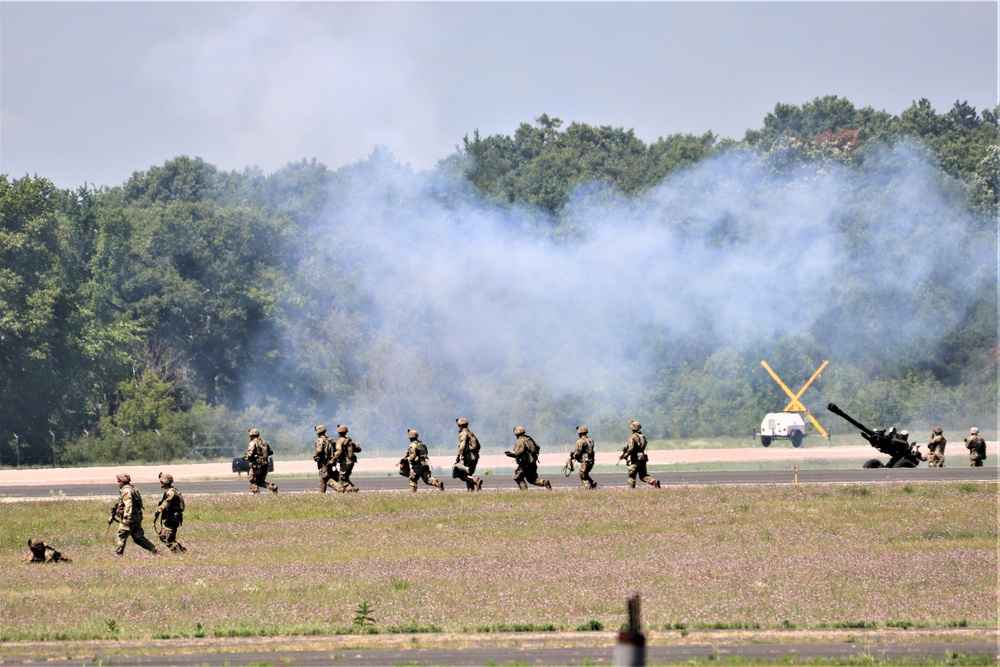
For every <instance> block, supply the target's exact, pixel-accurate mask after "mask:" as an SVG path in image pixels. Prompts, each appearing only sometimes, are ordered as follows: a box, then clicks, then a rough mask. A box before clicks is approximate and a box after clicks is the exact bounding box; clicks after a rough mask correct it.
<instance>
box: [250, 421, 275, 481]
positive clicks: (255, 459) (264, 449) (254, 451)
mask: <svg viewBox="0 0 1000 667" xmlns="http://www.w3.org/2000/svg"><path fill="white" fill-rule="evenodd" d="M247 435H249V436H250V444H249V445H247V453H246V454H244V455H243V460H244V461H249V462H250V492H251V493H260V487H262V486H263V487H266V488H268V489H270V490H271V493H277V492H278V485H277V484H271V483H270V482H268V481H267V468H268V464H269V462H270V461H269V459H270V458H271V455H272V454H274V450H273V449H271V445H270V444H269V443H268V442H267V440H265V439H264V438H262V437H260V431H258V430H257V429H255V428H252V429H250V430H248V431H247Z"/></svg>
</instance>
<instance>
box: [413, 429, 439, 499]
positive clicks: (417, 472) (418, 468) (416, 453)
mask: <svg viewBox="0 0 1000 667" xmlns="http://www.w3.org/2000/svg"><path fill="white" fill-rule="evenodd" d="M406 435H407V437H408V438H409V439H410V448H409V449H407V450H406V457H405V458H406V460H407V461H408V462H409V464H410V491H413V492H414V493H416V492H417V482H418V481H419V480H421V479H422V480H424V484H427V485H428V486H436V487H437V488H438V490H439V491H444V482H442V481H440V480H438V478H437V477H434V476H433V475H432V474H431V463H430V461H429V460H428V458H427V445H425V444H424V443H422V442H420V440H418V438H419V437H420V435H419V434H418V433H417V432H416V431H414V430H412V429H411V430H409V431H407V432H406Z"/></svg>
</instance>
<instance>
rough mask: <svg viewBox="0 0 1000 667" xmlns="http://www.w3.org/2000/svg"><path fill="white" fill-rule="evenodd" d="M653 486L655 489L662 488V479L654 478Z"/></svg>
mask: <svg viewBox="0 0 1000 667" xmlns="http://www.w3.org/2000/svg"><path fill="white" fill-rule="evenodd" d="M653 488H654V489H658V488H660V480H658V479H654V480H653Z"/></svg>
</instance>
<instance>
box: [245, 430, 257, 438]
mask: <svg viewBox="0 0 1000 667" xmlns="http://www.w3.org/2000/svg"><path fill="white" fill-rule="evenodd" d="M247 434H248V435H249V436H250V437H251V438H259V437H260V431H258V430H257V429H255V428H252V429H250V430H249V431H247Z"/></svg>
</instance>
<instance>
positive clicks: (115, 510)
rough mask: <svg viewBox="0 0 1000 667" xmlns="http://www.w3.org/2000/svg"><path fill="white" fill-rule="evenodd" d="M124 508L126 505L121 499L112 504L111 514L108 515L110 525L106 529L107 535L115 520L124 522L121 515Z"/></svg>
mask: <svg viewBox="0 0 1000 667" xmlns="http://www.w3.org/2000/svg"><path fill="white" fill-rule="evenodd" d="M124 509H125V506H124V505H122V504H121V502H120V501H119V502H117V503H115V504H114V505H112V506H111V516H109V517H108V527H107V528H105V529H104V534H105V535H107V534H108V531H109V530H111V524H113V523H114V522H115V521H117V522H118V523H121V522H122V521H121V518H120V516H119V515H120V514H121V513H122V511H123V510H124Z"/></svg>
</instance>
